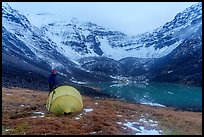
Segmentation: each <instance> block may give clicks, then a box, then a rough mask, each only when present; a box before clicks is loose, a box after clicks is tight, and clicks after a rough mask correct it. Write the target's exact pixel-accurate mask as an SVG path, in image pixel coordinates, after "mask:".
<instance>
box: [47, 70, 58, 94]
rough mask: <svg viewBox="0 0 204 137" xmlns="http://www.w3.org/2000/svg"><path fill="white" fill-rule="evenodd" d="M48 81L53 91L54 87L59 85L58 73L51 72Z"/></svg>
mask: <svg viewBox="0 0 204 137" xmlns="http://www.w3.org/2000/svg"><path fill="white" fill-rule="evenodd" d="M48 83H49V86H50V91H52V89H53V88H55V87H56V85H57V80H56V74H50V76H49V79H48Z"/></svg>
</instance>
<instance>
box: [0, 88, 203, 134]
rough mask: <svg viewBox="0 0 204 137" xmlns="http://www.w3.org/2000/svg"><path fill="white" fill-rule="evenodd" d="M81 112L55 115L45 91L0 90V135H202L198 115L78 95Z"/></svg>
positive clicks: (199, 114)
mask: <svg viewBox="0 0 204 137" xmlns="http://www.w3.org/2000/svg"><path fill="white" fill-rule="evenodd" d="M82 98H83V103H84V108H83V110H82V111H81V112H76V113H72V114H67V115H55V114H53V113H50V112H48V111H47V110H46V108H45V102H46V99H47V92H43V91H40V90H30V89H25V88H2V134H3V135H24V134H25V135H45V134H46V135H47V134H54V135H64V134H66V135H78V134H80V135H91V134H94V135H134V134H136V135H139V134H150V135H151V134H153V135H158V134H167V135H176V134H178V135H202V112H188V111H179V110H175V109H173V108H161V107H153V106H147V105H140V104H130V103H126V102H121V101H118V100H115V99H110V98H109V99H108V98H99V97H94V96H87V95H82Z"/></svg>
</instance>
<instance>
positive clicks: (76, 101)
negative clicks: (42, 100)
mask: <svg viewBox="0 0 204 137" xmlns="http://www.w3.org/2000/svg"><path fill="white" fill-rule="evenodd" d="M46 108H47V110H48V111H50V112H53V113H57V114H64V113H70V112H77V111H81V110H82V108H83V102H82V96H81V94H80V93H79V91H78V90H76V89H75V88H73V87H71V86H60V87H58V88H56V89H54V90H53V91H52V92H51V93H50V94H49V96H48V98H47V101H46Z"/></svg>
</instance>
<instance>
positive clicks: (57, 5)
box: [8, 2, 196, 34]
mask: <svg viewBox="0 0 204 137" xmlns="http://www.w3.org/2000/svg"><path fill="white" fill-rule="evenodd" d="M195 3H196V2H8V4H9V5H10V6H11V7H12V8H14V9H17V10H19V11H20V12H21V13H29V14H31V13H32V14H33V13H43V12H45V13H55V14H66V15H67V16H72V17H76V18H77V19H79V20H80V21H92V22H94V23H96V24H98V25H101V26H103V27H108V28H111V29H113V30H119V31H122V32H124V33H127V34H140V33H144V32H146V31H152V30H154V29H156V28H158V27H159V26H162V25H164V24H165V23H166V22H168V21H171V20H172V19H173V18H174V16H175V15H176V14H177V13H179V12H181V11H183V10H185V9H186V8H187V7H190V6H191V5H193V4H195Z"/></svg>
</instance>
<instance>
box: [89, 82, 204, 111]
mask: <svg viewBox="0 0 204 137" xmlns="http://www.w3.org/2000/svg"><path fill="white" fill-rule="evenodd" d="M89 85H92V86H97V87H100V88H101V89H102V91H103V92H105V93H108V94H110V95H111V96H112V97H114V98H119V99H123V100H126V101H129V102H132V103H141V104H148V105H153V106H162V107H164V106H167V107H175V108H179V109H185V110H193V111H202V88H201V87H192V86H186V85H181V84H170V83H146V82H119V83H116V82H111V83H110V82H102V83H90V84H89Z"/></svg>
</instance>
